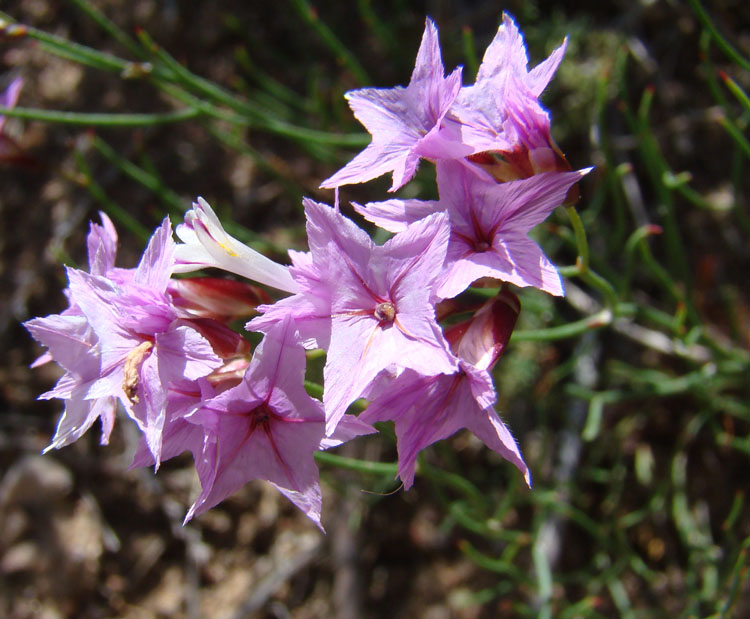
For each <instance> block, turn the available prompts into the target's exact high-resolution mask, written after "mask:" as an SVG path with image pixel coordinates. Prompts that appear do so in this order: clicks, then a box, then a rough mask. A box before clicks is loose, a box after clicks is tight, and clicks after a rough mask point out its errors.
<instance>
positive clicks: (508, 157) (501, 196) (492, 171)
mask: <svg viewBox="0 0 750 619" xmlns="http://www.w3.org/2000/svg"><path fill="white" fill-rule="evenodd" d="M564 49H565V44H564V43H563V45H562V46H561V47H559V48H558V49H557V50H555V52H553V53H552V55H551V56H550V57H549V58H548V59H547V60H545V61H544V62H542V63H541V64H540V65H538V66H537V67H535V68H534V69H532V70H531V71H529V70H528V69H527V63H528V60H527V57H526V50H525V47H524V43H523V39H522V37H521V35H520V33H519V32H518V29H517V28H516V26H515V24H514V23H513V21H512V20H511V19H510V18H509V17H508V16H507V15H506V16H504V17H503V23H502V24H501V26H500V27H499V29H498V31H497V34H496V36H495V38H494V40H493V41H492V43H491V44H490V46H489V48H488V49H487V52H486V53H485V56H484V59H483V61H482V65H481V67H480V69H479V72H478V75H477V78H476V82H475V83H474V84H473V85H470V86H463V85H462V76H461V69H460V68H458V69H456V70H455V71H453V72H452V73H451V74H450V75H448V76H447V77H446V76H445V71H444V68H443V63H442V60H441V54H440V47H439V44H438V37H437V29H436V27H435V25H434V24H433V23H432V22H431V21H430V20H429V19H428V20H427V22H426V27H425V31H424V35H423V38H422V43H421V46H420V48H419V52H418V54H417V60H416V66H415V68H414V72H413V73H412V76H411V81H410V82H409V85H408V86H406V87H396V88H392V89H375V88H365V89H361V90H357V91H354V92H350V93H348V94H347V98H348V100H349V103H350V105H351V108H352V110H353V111H354V114H355V116H356V117H357V118H358V119H359V120H360V121H361V122H362V124H363V125H364V126H365V127H366V128H367V129H368V130H369V131H370V133H371V134H372V142H371V144H370V145H369V146H368V147H367V148H366V149H365V150H364V151H363V152H362V153H360V154H359V155H357V156H356V157H355V158H354V159H353V160H352V161H351V162H350V163H349V164H348V165H347V166H346V167H344V168H343V169H342V170H340V171H339V172H337V173H336V174H334V175H333V176H332V177H330V178H329V179H327V180H326V181H325V182H324V183H323V185H322V186H323V187H329V188H336V189H337V190H338V188H339V187H341V186H343V185H346V184H350V183H360V182H365V181H368V180H370V179H373V178H376V177H378V176H380V175H382V174H385V173H388V172H390V173H392V176H393V186H392V188H391V190H392V191H394V190H396V189H398V188H399V187H401V186H403V185H404V184H405V183H407V182H408V181H409V180H410V179H411V178H412V177H413V175H414V174H415V172H416V169H417V166H418V164H419V162H420V160H421V159H426V160H428V161H431V162H433V163H435V165H436V168H437V185H438V192H439V196H440V199H439V200H437V201H420V200H402V199H391V200H387V201H384V202H375V203H369V204H365V205H359V204H354V205H353V207H354V209H355V210H356V211H357V212H358V213H360V214H361V215H362V216H364V217H365V218H366V219H367V220H369V221H370V222H372V223H374V224H375V225H377V226H379V227H382V228H384V229H386V230H388V231H389V232H391V233H393V235H392V237H391V238H390V239H389V240H388V241H386V242H385V243H384V244H383V245H376V244H375V243H373V241H372V240H371V238H370V237H369V235H368V234H367V233H366V232H365V231H363V230H362V229H361V228H360V227H358V226H357V225H356V224H355V223H354V222H353V221H352V220H351V219H349V218H347V217H345V216H344V215H343V214H342V213H341V211H340V208H339V205H338V197H337V200H336V205H335V206H334V207H331V206H328V205H325V204H320V203H318V202H315V201H313V200H309V199H305V200H304V207H305V216H306V220H307V237H308V245H309V251H307V252H297V251H290V252H289V254H290V259H291V266H289V267H287V266H283V265H280V264H277V263H275V262H273V261H271V260H270V259H268V258H266V257H265V256H263V255H261V254H259V253H258V252H256V251H254V250H253V249H251V248H249V247H247V246H246V245H244V244H242V243H241V242H239V241H238V240H237V239H235V238H233V237H231V236H230V235H228V234H227V233H226V231H225V230H224V228H223V227H222V225H221V223H220V222H219V220H218V218H217V217H216V215H215V214H214V212H213V211H212V210H211V207H210V206H209V205H208V204H207V203H206V202H205V201H204V200H203V199H202V198H198V201H197V203H195V204H193V209H192V210H190V211H189V212H188V213H187V215H186V217H185V221H184V223H182V224H181V225H179V226H178V227H177V229H176V231H175V232H176V236H177V237H178V239H179V243H178V242H176V241H175V240H174V239H173V236H172V230H171V227H170V223H169V220H168V219H165V220H164V222H163V223H162V225H161V226H160V227H159V228H158V229H157V230H156V231H155V233H154V235H153V236H152V238H151V240H150V242H149V243H148V246H147V248H146V250H145V252H144V254H143V257H142V259H141V261H140V264H139V265H138V266H137V267H136V268H134V269H122V268H118V267H116V266H115V252H116V246H117V235H116V232H115V229H114V227H113V225H112V223H111V222H110V221H109V219H108V218H107V217H106V216H105V215H102V216H101V219H102V223H101V225H99V224H92V225H91V230H90V233H89V236H88V254H89V272H85V271H82V270H78V269H68V281H69V287H68V289H67V291H66V294H67V297H68V300H69V303H70V305H69V307H68V309H66V310H65V311H63V312H62V313H60V314H56V315H52V316H47V317H46V318H36V319H33V320H30V321H28V322H27V323H26V327H27V328H28V330H29V331H30V332H31V334H32V335H33V336H34V337H35V338H36V339H37V340H38V341H39V342H40V343H41V344H43V345H44V346H46V347H47V348H48V352H47V353H46V354H45V355H43V356H42V357H41V358H40V359H39V360H37V362H36V363H37V364H40V363H43V362H46V361H49V360H54V361H56V362H57V363H58V364H59V365H61V366H62V368H63V369H64V370H65V374H64V375H63V377H62V378H61V379H60V380H59V382H58V383H57V385H56V386H55V387H54V389H53V390H52V391H50V392H48V393H46V394H44V395H43V396H41V397H43V398H60V399H62V400H64V402H65V411H64V413H63V416H62V418H61V420H60V422H59V425H58V427H57V432H56V434H55V436H54V438H53V439H52V443H51V444H50V448H59V447H62V446H64V445H67V444H69V443H71V442H73V441H75V440H76V439H78V438H79V437H80V436H81V435H82V434H83V433H84V432H86V431H87V430H88V429H89V428H90V427H91V425H92V424H93V423H94V422H95V421H96V420H97V419H99V420H100V423H101V426H102V442H103V443H106V442H107V441H108V439H109V436H110V433H111V431H112V427H113V424H114V419H115V411H116V409H117V407H118V403H119V405H121V407H122V408H123V409H124V411H125V413H126V414H127V416H128V417H130V418H131V419H132V420H133V421H134V422H135V423H136V424H137V425H138V427H139V429H140V430H141V431H142V435H143V439H142V443H141V446H140V448H139V450H138V452H137V454H136V456H135V460H134V465H137V466H139V465H149V464H153V465H155V466H156V467H158V466H159V463H160V462H161V461H162V460H166V459H168V458H172V457H174V456H176V455H178V454H180V453H182V452H184V451H190V452H191V453H192V455H193V458H194V461H195V466H196V469H197V471H198V475H199V477H200V482H201V486H202V491H201V493H200V495H199V496H198V498H197V499H196V501H195V503H194V504H193V506H192V507H191V508H190V511H189V512H188V515H187V518H186V520H187V519H190V518H191V517H192V516H194V515H196V514H199V513H201V512H202V511H205V510H207V509H209V508H211V507H212V506H214V505H216V504H217V503H219V502H220V501H222V500H223V499H224V498H226V497H227V496H228V495H229V494H231V493H233V492H235V491H236V490H237V489H238V488H240V487H241V486H242V485H243V484H245V483H246V482H247V481H249V480H251V479H264V480H267V481H269V482H271V483H272V484H274V485H275V486H276V487H277V488H278V489H279V490H280V491H281V492H282V493H283V494H284V495H285V496H287V497H288V498H289V499H290V500H291V501H292V502H293V503H294V504H295V505H296V506H297V507H299V508H300V509H301V510H302V511H303V512H304V513H305V514H306V515H307V516H308V517H309V518H310V519H311V520H313V521H314V522H315V523H316V524H317V525H318V526H321V525H320V513H321V498H320V487H319V482H318V471H317V467H316V465H315V460H314V453H315V452H316V451H317V450H321V449H327V448H329V447H333V446H336V445H339V444H341V443H343V442H345V441H348V440H351V439H353V438H355V437H357V436H360V435H363V434H368V433H372V432H374V431H375V430H374V428H373V427H372V425H371V424H373V423H375V422H383V421H392V422H393V423H394V425H395V431H396V436H397V441H398V445H397V447H398V459H399V467H398V471H399V476H400V478H401V480H402V482H403V484H404V487H405V488H406V489H408V488H409V487H410V486H411V485H412V483H413V481H414V476H415V469H416V461H417V455H418V454H419V452H420V451H421V450H422V449H424V448H425V447H427V446H428V445H431V444H432V443H435V442H436V441H439V440H441V439H444V438H446V437H448V436H451V435H452V434H454V433H455V432H456V431H458V430H459V429H461V428H468V429H469V430H470V431H471V432H472V433H474V434H475V435H476V436H477V437H478V438H479V439H480V440H481V441H482V442H483V443H485V444H486V445H487V446H488V447H489V448H490V449H492V450H494V451H496V452H497V453H499V454H500V455H502V456H503V457H504V458H506V459H507V460H509V461H510V462H512V463H513V464H514V465H515V466H516V467H517V468H518V469H519V470H520V471H521V473H522V474H523V476H524V478H525V480H526V481H527V483H529V484H530V482H531V477H530V473H529V470H528V468H527V466H526V464H525V462H524V460H523V458H522V456H521V453H520V451H519V449H518V446H517V444H516V442H515V440H514V439H513V437H512V436H511V434H510V432H509V430H508V429H507V427H506V426H505V424H504V423H503V422H502V420H501V419H500V417H499V416H498V414H497V412H496V411H495V409H494V403H495V401H496V393H495V389H494V386H493V382H492V377H491V371H492V368H493V366H494V365H495V364H496V363H497V361H498V359H499V358H500V356H501V355H502V353H503V352H504V349H505V347H506V344H507V342H508V340H509V338H510V335H511V332H512V331H513V328H514V326H515V322H516V318H517V316H518V313H519V311H520V304H519V302H518V299H517V298H516V297H515V295H514V294H513V293H512V292H511V291H510V289H509V286H508V284H513V285H516V286H534V287H536V288H539V289H541V290H544V291H546V292H548V293H550V294H554V295H561V294H563V286H562V282H561V279H560V276H559V274H558V272H557V269H556V268H555V267H554V265H553V264H552V263H551V262H550V261H549V260H548V259H547V258H546V256H545V255H544V253H543V252H542V250H541V249H540V248H539V246H538V245H537V244H536V243H535V242H534V241H532V240H531V239H530V238H529V237H528V236H527V233H528V232H529V230H530V229H531V228H533V227H534V226H535V225H537V224H538V223H540V222H541V221H543V220H544V219H545V218H546V217H547V216H548V215H549V214H550V213H551V212H552V211H553V209H554V208H555V207H557V206H558V205H560V204H562V203H564V202H566V200H571V199H574V196H575V194H576V189H575V187H576V183H577V181H578V180H579V179H580V178H581V177H582V175H583V174H585V173H586V172H587V170H582V171H577V172H576V171H571V170H570V167H569V166H568V164H567V162H566V161H565V158H564V157H563V155H562V153H561V152H560V150H559V149H558V148H557V146H556V145H555V143H554V141H553V140H552V138H551V136H550V120H549V115H548V113H547V112H546V111H545V109H544V108H543V107H542V106H541V105H540V103H539V100H538V97H539V95H540V93H541V92H542V91H543V89H544V88H545V86H546V85H547V83H548V82H549V80H550V79H551V77H552V75H553V73H554V72H555V70H556V68H557V65H558V64H559V62H560V60H561V58H562V55H563V53H564ZM337 196H338V194H337ZM204 268H216V269H221V270H224V271H228V272H231V273H233V274H235V275H239V276H241V277H243V278H246V279H248V280H251V281H252V282H255V283H260V284H264V285H265V286H268V287H271V288H273V289H275V290H276V291H281V292H285V293H288V294H289V296H286V297H285V298H282V299H281V300H277V301H275V302H274V301H273V299H272V298H271V297H270V296H269V295H268V294H267V293H266V292H264V291H263V290H262V289H260V288H258V287H256V286H255V285H254V284H250V283H243V282H239V281H235V280H222V279H215V278H210V277H178V278H176V277H174V276H175V275H177V274H184V273H190V272H194V271H198V270H201V269H204ZM488 278H489V279H490V280H494V281H499V282H507V284H502V287H501V289H500V292H499V293H498V294H497V295H495V296H494V297H493V298H489V299H486V300H485V301H484V302H479V303H476V302H471V301H468V300H466V299H465V298H461V297H459V295H462V293H463V292H464V291H465V290H466V289H467V288H468V287H469V286H471V285H472V284H475V283H476V282H477V280H482V281H483V282H484V281H487V279H488ZM495 285H496V286H499V285H500V284H495ZM462 296H464V297H465V295H462ZM251 316H254V317H252V319H251V320H250V321H249V322H247V324H246V329H247V330H248V331H253V332H258V333H260V334H262V341H261V342H260V344H259V345H258V346H257V347H256V348H255V349H254V350H251V347H250V344H249V342H248V340H246V339H245V338H243V337H242V336H241V335H240V334H238V333H237V332H235V331H234V330H232V329H231V328H230V327H229V324H230V323H231V322H233V321H236V320H238V319H241V318H243V317H251ZM313 349H322V350H323V351H325V354H326V361H325V367H324V369H323V377H324V391H323V399H322V401H319V400H317V399H315V398H313V397H311V396H310V395H308V393H307V392H306V390H305V380H304V379H305V369H306V359H307V357H306V351H310V350H313ZM362 398H363V399H365V400H366V401H367V403H368V404H367V407H366V408H365V410H364V412H362V413H361V414H360V415H359V416H355V415H353V414H351V413H350V412H349V411H350V406H351V405H352V404H353V403H354V402H355V400H359V399H362Z"/></svg>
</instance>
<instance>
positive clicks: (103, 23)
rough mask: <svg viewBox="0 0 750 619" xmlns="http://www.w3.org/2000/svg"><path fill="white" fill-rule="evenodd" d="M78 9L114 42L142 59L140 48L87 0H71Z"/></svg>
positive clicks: (142, 54)
mask: <svg viewBox="0 0 750 619" xmlns="http://www.w3.org/2000/svg"><path fill="white" fill-rule="evenodd" d="M72 2H73V4H75V5H76V6H77V7H78V9H79V10H80V11H81V12H83V13H85V14H86V15H87V16H88V17H89V18H90V19H91V20H93V21H94V22H96V24H97V25H98V26H99V27H100V28H101V29H102V30H104V32H106V33H107V34H108V35H110V36H111V37H112V38H113V39H114V40H115V41H117V42H118V43H119V44H120V45H122V46H123V47H124V48H125V49H127V50H128V51H129V52H130V53H131V54H133V55H134V56H135V57H136V58H141V59H142V58H144V53H143V50H142V49H141V47H140V46H139V45H138V44H137V43H136V42H135V41H134V40H133V38H132V37H130V36H129V35H128V34H127V33H126V32H125V31H124V30H123V29H122V28H120V27H119V26H118V25H117V24H115V23H114V22H113V21H112V20H111V19H109V18H108V17H107V16H106V15H105V14H104V13H102V12H101V11H100V10H99V9H97V8H96V7H94V6H93V5H92V4H91V3H90V2H89V1H88V0H72Z"/></svg>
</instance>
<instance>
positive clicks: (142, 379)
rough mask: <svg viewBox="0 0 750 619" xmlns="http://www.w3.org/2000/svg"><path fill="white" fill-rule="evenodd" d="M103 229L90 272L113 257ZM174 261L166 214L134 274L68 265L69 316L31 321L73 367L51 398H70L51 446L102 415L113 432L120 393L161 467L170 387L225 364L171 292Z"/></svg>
mask: <svg viewBox="0 0 750 619" xmlns="http://www.w3.org/2000/svg"><path fill="white" fill-rule="evenodd" d="M102 230H104V231H102ZM102 230H99V229H97V228H94V227H92V234H91V235H90V238H91V237H94V238H96V236H97V235H100V238H101V239H102V240H101V242H100V243H99V245H98V247H97V249H96V250H95V252H94V256H93V259H92V271H94V272H105V273H107V274H108V275H109V274H111V273H112V271H113V269H112V268H111V266H112V265H111V262H112V261H113V259H114V256H113V254H112V251H113V245H112V244H108V241H112V238H113V237H112V234H111V231H110V232H106V226H105V228H104V229H102ZM104 239H107V240H108V241H107V240H104ZM173 260H174V241H172V232H171V227H170V225H169V219H168V218H166V219H165V220H164V223H163V224H162V226H161V227H160V228H158V229H157V230H156V232H155V233H154V235H153V236H152V238H151V240H150V241H149V244H148V246H147V247H146V250H145V252H144V254H143V257H142V258H141V261H140V264H139V265H138V267H137V268H136V269H135V270H133V271H132V273H128V275H127V276H123V277H118V278H117V279H110V278H109V277H105V276H103V275H96V274H89V273H85V272H83V271H79V270H76V269H68V280H69V282H70V287H69V297H70V301H71V310H70V312H71V313H70V315H68V316H64V315H60V316H49V317H47V318H39V319H36V320H34V321H29V323H27V326H28V328H29V330H30V331H31V332H32V334H33V335H34V336H35V337H37V339H38V340H39V341H40V342H41V343H42V344H45V345H47V346H48V347H49V348H50V352H51V353H52V357H53V358H54V359H55V360H57V361H59V362H60V363H61V365H63V367H64V368H65V369H66V370H67V374H66V375H65V376H64V377H63V379H62V380H61V382H62V381H65V382H64V383H63V385H60V383H58V385H57V386H56V388H55V390H53V392H52V397H60V398H63V399H65V400H67V404H66V413H65V418H64V421H65V424H64V425H63V426H62V428H64V429H65V430H64V432H63V433H62V434H61V432H60V429H58V434H59V435H60V436H59V437H56V439H55V440H53V444H52V446H55V447H57V446H62V445H63V444H67V443H69V442H71V440H75V439H76V438H78V436H80V434H81V433H82V432H81V431H80V429H81V428H84V427H89V426H90V425H91V423H92V422H93V419H92V416H93V415H95V414H97V413H98V414H99V415H102V414H105V416H104V417H103V424H104V427H105V429H111V425H112V421H111V417H112V411H111V409H112V407H111V406H110V405H111V402H112V399H113V398H117V399H119V400H120V401H121V402H122V404H123V406H124V407H125V409H126V411H127V412H128V414H129V415H130V416H131V417H132V418H133V419H134V420H135V421H136V422H137V423H138V425H139V427H140V428H141V430H143V432H144V433H145V434H146V439H147V441H148V445H149V449H150V450H151V452H152V454H153V456H154V459H155V461H156V462H157V464H158V462H159V460H160V452H161V432H162V429H163V426H164V423H165V419H166V407H167V401H166V400H167V390H168V387H169V385H170V384H172V383H180V382H181V381H184V380H196V379H198V378H200V377H202V376H205V375H207V374H209V373H210V372H211V371H212V370H213V369H215V368H216V367H218V366H219V365H221V359H220V358H219V357H218V356H217V355H216V354H215V353H214V350H213V348H212V346H211V344H210V343H209V342H208V341H207V340H206V338H204V337H203V336H202V335H201V334H200V333H199V332H198V331H197V330H196V329H194V328H193V327H192V326H190V325H189V323H187V322H186V321H184V320H180V319H179V318H180V317H179V315H178V313H177V310H176V308H175V307H174V306H173V305H172V302H171V299H170V298H169V296H168V295H167V294H166V288H167V284H168V282H169V278H170V275H171V272H172V266H173ZM73 308H75V309H74V310H73ZM76 338H77V339H78V340H79V341H78V343H77V344H75V345H74V344H72V343H71V344H70V351H67V350H65V346H66V342H68V341H71V340H74V339H76ZM71 355H73V356H72V357H71ZM98 399H103V403H99V402H96V400H98ZM100 411H104V413H101V412H100ZM61 423H62V422H61ZM107 436H108V430H107Z"/></svg>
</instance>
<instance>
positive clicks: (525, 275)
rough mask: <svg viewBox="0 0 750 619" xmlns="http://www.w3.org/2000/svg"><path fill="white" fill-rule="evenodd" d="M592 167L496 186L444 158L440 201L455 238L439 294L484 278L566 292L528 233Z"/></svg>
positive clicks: (453, 293) (456, 291) (457, 290)
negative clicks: (448, 218) (446, 213)
mask: <svg viewBox="0 0 750 619" xmlns="http://www.w3.org/2000/svg"><path fill="white" fill-rule="evenodd" d="M588 171H589V170H581V171H578V172H546V173H543V174H535V175H534V176H532V177H531V178H527V179H523V180H518V181H510V182H507V183H500V184H498V183H495V182H494V181H491V180H484V179H482V178H479V177H477V175H476V174H474V173H473V172H471V171H469V170H468V169H467V166H465V165H463V164H461V163H459V162H455V161H443V162H440V163H439V164H438V187H439V189H440V202H441V204H442V205H444V206H445V208H446V209H447V211H448V214H449V215H450V220H451V238H450V244H449V245H448V254H447V257H446V264H445V269H446V273H445V275H444V277H443V279H442V281H441V283H440V284H439V287H438V289H437V295H438V296H440V297H441V298H450V297H454V296H456V295H457V294H459V293H460V292H462V291H463V290H465V289H466V288H467V287H468V286H469V285H471V283H472V282H473V281H474V280H476V279H479V278H480V277H494V278H497V279H500V280H502V281H505V282H510V283H512V284H515V285H516V286H534V287H535V288H539V289H540V290H544V291H545V292H548V293H550V294H554V295H562V294H563V286H562V280H561V279H560V275H559V273H558V272H557V269H556V268H555V266H554V265H553V264H552V263H551V262H550V261H549V260H548V259H547V257H546V256H545V255H544V253H543V252H542V250H541V248H540V247H539V246H538V245H537V244H536V243H535V242H534V241H532V240H531V239H530V238H529V237H528V236H527V235H528V232H529V230H531V229H532V228H533V227H534V226H536V225H537V224H539V223H541V222H542V221H544V220H545V219H546V218H547V217H548V216H549V215H550V213H552V211H553V210H554V209H555V208H556V207H557V206H559V205H560V204H562V203H563V202H564V201H565V195H566V194H567V191H568V189H569V188H570V186H571V185H573V184H574V183H576V182H577V181H579V180H580V179H581V178H582V177H583V176H584V175H585V174H586V173H588Z"/></svg>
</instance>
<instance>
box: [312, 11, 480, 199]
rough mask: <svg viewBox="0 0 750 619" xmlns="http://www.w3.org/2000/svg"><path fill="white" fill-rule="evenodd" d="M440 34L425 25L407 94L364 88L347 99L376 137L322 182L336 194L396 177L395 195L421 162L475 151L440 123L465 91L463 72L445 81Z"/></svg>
mask: <svg viewBox="0 0 750 619" xmlns="http://www.w3.org/2000/svg"><path fill="white" fill-rule="evenodd" d="M444 73H445V69H444V67H443V62H442V60H441V57H440V46H439V44H438V36H437V28H436V27H435V24H434V23H433V22H432V21H431V20H429V19H428V20H426V23H425V30H424V34H423V36H422V42H421V44H420V47H419V52H418V54H417V60H416V63H415V67H414V71H413V72H412V76H411V80H410V82H409V85H408V86H407V87H406V88H404V87H401V86H397V87H395V88H389V89H386V88H363V89H361V90H356V91H353V92H349V93H347V94H346V98H347V100H348V101H349V105H350V107H351V109H352V111H353V112H354V116H355V117H356V118H357V120H359V121H360V122H361V123H362V124H363V125H364V126H365V127H366V128H367V130H368V131H369V132H370V134H371V135H372V142H371V143H370V145H369V146H368V147H367V148H366V149H365V150H364V151H362V152H361V153H360V154H359V155H357V156H356V157H355V158H354V159H353V160H352V161H351V162H350V163H349V164H348V165H347V166H345V167H344V168H343V169H342V170H339V171H338V172H337V173H336V174H334V175H333V176H331V177H330V178H328V179H326V180H325V181H323V183H322V184H321V187H327V188H333V187H338V186H340V185H344V184H349V183H361V182H365V181H368V180H371V179H373V178H377V177H378V176H381V175H382V174H385V173H387V172H392V173H393V184H392V186H391V189H390V191H395V190H396V189H398V188H399V187H401V186H403V185H404V184H406V183H407V182H408V181H409V180H411V178H412V176H413V175H414V173H415V172H416V169H417V166H418V164H419V159H420V157H424V158H428V159H440V158H444V157H451V158H460V157H463V156H465V155H466V154H469V153H470V152H471V150H470V149H467V148H466V146H465V145H461V144H460V142H457V141H456V140H455V136H456V135H458V134H457V133H455V132H453V133H452V132H443V131H440V127H441V123H442V121H443V119H444V117H445V115H446V113H447V112H448V110H449V109H450V106H451V105H452V104H453V102H454V100H455V99H456V97H457V96H458V93H459V92H460V89H461V69H460V68H458V69H456V70H454V71H453V73H451V74H450V75H449V76H448V77H444Z"/></svg>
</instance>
